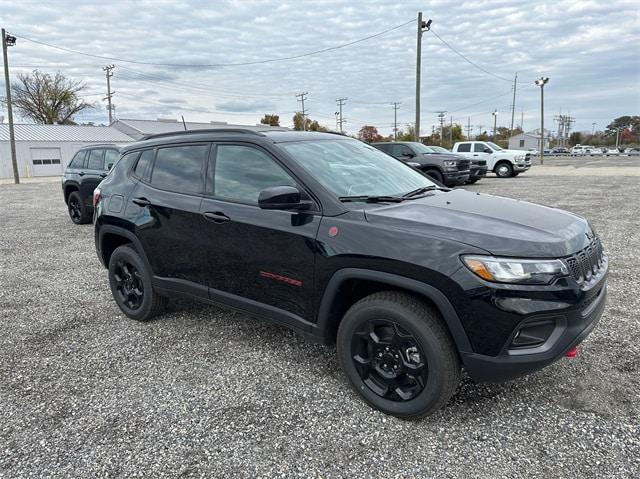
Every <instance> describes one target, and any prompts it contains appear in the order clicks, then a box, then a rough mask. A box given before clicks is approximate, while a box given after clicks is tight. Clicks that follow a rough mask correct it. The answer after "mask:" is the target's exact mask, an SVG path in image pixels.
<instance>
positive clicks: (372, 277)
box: [317, 268, 473, 353]
mask: <svg viewBox="0 0 640 479" xmlns="http://www.w3.org/2000/svg"><path fill="white" fill-rule="evenodd" d="M351 279H362V280H369V281H375V282H377V283H383V284H388V285H389V286H394V287H398V288H402V289H405V290H407V291H411V292H413V293H417V294H420V295H422V296H425V297H426V298H428V299H429V300H431V301H432V302H433V303H434V305H435V306H436V308H438V310H439V312H440V314H441V315H442V318H443V320H444V322H445V324H446V326H447V328H448V330H449V333H450V334H451V337H452V338H453V341H454V342H455V343H456V347H457V348H458V351H459V352H460V353H463V352H472V351H473V350H472V348H471V344H470V343H469V338H468V337H467V333H466V332H465V330H464V328H463V326H462V322H461V321H460V318H459V317H458V313H456V310H455V309H454V307H453V305H452V304H451V302H450V301H449V299H448V298H447V297H446V296H445V295H444V293H442V291H440V290H439V289H438V288H435V287H434V286H431V285H429V284H426V283H423V282H421V281H417V280H415V279H411V278H406V277H404V276H398V275H396V274H393V273H385V272H381V271H375V270H368V269H362V268H344V269H341V270H338V271H336V272H335V273H334V274H333V276H332V277H331V279H330V280H329V283H328V284H327V287H326V288H325V290H324V293H323V295H322V299H321V301H320V307H319V308H318V322H317V328H318V330H319V331H320V332H322V333H323V334H324V335H326V334H327V333H328V331H329V330H330V328H331V308H332V305H333V301H334V299H335V297H336V295H337V294H338V289H339V288H340V286H341V285H342V284H343V283H344V282H345V281H347V280H351Z"/></svg>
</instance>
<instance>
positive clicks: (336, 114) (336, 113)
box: [334, 111, 340, 131]
mask: <svg viewBox="0 0 640 479" xmlns="http://www.w3.org/2000/svg"><path fill="white" fill-rule="evenodd" d="M339 114H340V113H338V112H337V111H336V112H335V113H334V115H335V116H336V131H338V128H339V126H338V115H339Z"/></svg>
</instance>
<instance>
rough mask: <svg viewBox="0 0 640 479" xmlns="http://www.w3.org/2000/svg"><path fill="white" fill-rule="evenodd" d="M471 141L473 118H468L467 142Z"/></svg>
mask: <svg viewBox="0 0 640 479" xmlns="http://www.w3.org/2000/svg"><path fill="white" fill-rule="evenodd" d="M470 139H471V117H470V116H468V117H467V140H470Z"/></svg>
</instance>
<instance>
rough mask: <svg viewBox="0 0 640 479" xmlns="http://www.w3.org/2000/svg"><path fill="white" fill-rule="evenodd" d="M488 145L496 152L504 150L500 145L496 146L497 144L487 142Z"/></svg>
mask: <svg viewBox="0 0 640 479" xmlns="http://www.w3.org/2000/svg"><path fill="white" fill-rule="evenodd" d="M485 143H486V144H487V145H489V146H490V147H491V149H492V150H494V151H502V148H500V147H499V146H498V145H496V144H495V143H492V142H491V141H487V142H485Z"/></svg>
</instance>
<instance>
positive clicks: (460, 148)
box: [458, 143, 471, 153]
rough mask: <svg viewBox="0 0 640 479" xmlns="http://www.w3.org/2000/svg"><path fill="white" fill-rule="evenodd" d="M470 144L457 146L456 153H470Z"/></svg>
mask: <svg viewBox="0 0 640 479" xmlns="http://www.w3.org/2000/svg"><path fill="white" fill-rule="evenodd" d="M470 152H471V143H460V144H459V145H458V153H470Z"/></svg>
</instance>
